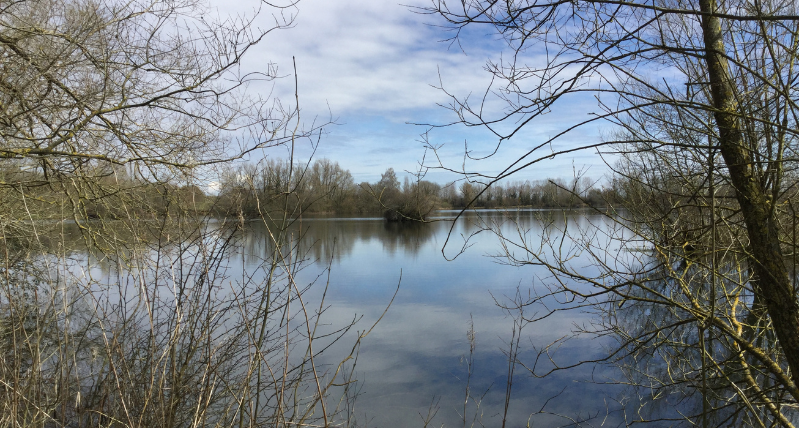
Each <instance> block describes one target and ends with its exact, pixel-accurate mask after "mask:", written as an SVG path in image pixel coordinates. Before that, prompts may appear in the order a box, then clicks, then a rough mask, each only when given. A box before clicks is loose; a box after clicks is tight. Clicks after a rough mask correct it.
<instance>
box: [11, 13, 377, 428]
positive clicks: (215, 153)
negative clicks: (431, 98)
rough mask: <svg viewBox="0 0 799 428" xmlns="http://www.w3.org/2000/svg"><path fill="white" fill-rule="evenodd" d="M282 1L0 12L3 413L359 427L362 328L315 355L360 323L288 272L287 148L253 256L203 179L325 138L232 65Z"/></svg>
mask: <svg viewBox="0 0 799 428" xmlns="http://www.w3.org/2000/svg"><path fill="white" fill-rule="evenodd" d="M295 3H296V2H293V1H288V2H286V3H285V4H283V5H278V4H274V3H265V2H264V3H259V4H257V5H256V8H255V10H254V12H255V15H251V16H244V15H240V16H234V17H230V18H221V19H220V18H215V17H214V16H213V14H211V13H209V11H208V10H207V9H205V8H204V7H203V6H202V4H201V3H200V2H194V1H187V2H162V1H135V0H134V1H132V2H117V1H94V0H63V1H62V0H30V1H24V0H23V1H11V2H4V3H3V4H0V56H1V57H2V64H0V256H2V263H0V314H2V316H1V317H0V318H1V321H0V353H2V359H0V415H1V416H0V425H2V426H41V427H66V426H157V427H175V426H208V425H214V426H239V427H242V426H270V427H273V426H303V425H316V426H331V425H346V424H352V423H353V416H354V414H353V411H352V410H353V409H352V401H351V398H352V397H353V392H352V390H351V381H352V380H353V379H352V373H353V372H352V370H353V369H354V367H355V363H354V361H355V357H356V356H357V351H358V344H359V343H360V340H361V339H362V338H363V337H364V336H365V334H366V332H364V333H359V334H357V335H355V337H354V340H353V346H352V348H351V350H349V352H345V355H342V357H341V359H340V360H338V361H337V362H334V363H333V364H329V360H328V364H326V365H324V366H323V365H321V364H320V362H319V361H318V359H317V358H318V356H319V354H320V353H321V352H322V351H324V350H325V349H326V347H327V346H329V345H330V343H331V342H333V341H336V340H338V339H340V338H341V337H342V336H343V335H344V334H346V333H347V332H348V331H349V330H350V328H351V327H352V325H353V324H348V325H344V326H340V328H337V329H335V330H334V331H332V332H331V331H330V329H329V328H327V327H326V323H324V322H322V320H323V318H324V311H325V308H326V307H325V305H324V299H322V301H321V302H320V301H319V300H318V299H315V300H311V299H310V298H309V296H308V295H307V294H306V291H307V290H308V289H309V287H311V286H313V283H307V282H306V283H303V282H301V281H300V280H299V279H298V277H297V275H296V273H297V272H298V271H299V270H300V269H301V267H302V266H304V265H305V264H307V263H308V261H309V260H308V259H309V257H308V253H307V252H308V249H307V248H303V247H301V246H299V245H298V242H299V237H297V236H293V235H292V234H293V233H294V230H293V229H292V217H291V212H290V211H289V208H290V207H291V204H290V201H291V200H292V198H296V195H295V194H294V193H295V189H292V188H291V186H290V183H291V182H292V181H293V177H294V175H295V174H297V173H298V172H297V171H293V170H292V166H293V165H294V162H295V160H294V159H291V160H290V161H289V163H288V165H289V171H288V172H287V174H286V177H287V182H286V183H284V186H283V189H282V192H283V193H282V195H281V198H282V207H283V209H282V210H281V211H280V213H278V214H275V213H274V212H273V213H270V215H272V217H271V218H270V217H267V216H262V217H261V221H262V223H263V225H264V227H265V229H266V230H267V233H266V238H265V241H266V242H267V243H268V244H267V245H266V246H267V250H266V251H265V252H264V253H263V254H260V255H257V256H254V255H251V254H247V255H244V254H242V251H243V250H242V247H241V246H240V243H239V241H238V240H239V236H240V235H239V231H240V230H241V229H242V228H243V227H245V226H246V224H245V222H244V221H240V218H241V219H243V217H242V216H240V218H234V219H233V220H231V219H224V220H221V221H219V222H209V221H208V220H209V219H208V218H207V217H206V214H207V212H208V211H209V207H208V206H207V204H208V200H206V199H205V198H204V194H203V192H202V187H204V185H206V184H208V181H209V180H213V179H214V175H213V172H214V170H213V168H214V166H215V165H226V163H229V162H231V161H234V160H236V159H239V158H241V157H243V156H245V155H247V154H248V153H251V152H252V151H254V150H260V149H265V148H269V147H274V146H284V147H285V148H286V149H288V150H287V151H288V152H290V153H293V149H294V147H295V145H296V144H299V143H300V142H301V141H303V140H304V139H307V138H309V137H311V136H313V135H314V133H315V132H317V131H318V128H317V127H312V128H311V129H304V128H303V122H302V120H301V118H300V117H299V106H298V105H297V104H298V103H299V96H298V93H295V100H294V102H292V103H290V104H281V102H280V101H278V100H272V99H263V98H260V97H259V96H258V95H257V92H256V91H244V89H248V88H249V87H250V86H251V85H256V84H258V83H259V82H262V81H270V80H272V79H274V78H276V77H277V70H276V68H274V66H270V68H269V69H267V70H259V71H258V72H254V73H245V72H243V71H242V69H241V61H242V58H243V56H244V55H245V54H247V52H248V51H250V50H251V49H252V48H253V47H254V46H255V45H256V44H258V43H259V42H261V41H262V40H264V38H265V37H266V36H267V34H268V33H269V32H270V31H273V30H280V29H284V28H288V27H290V26H291V24H292V22H293V19H294V14H295V12H296V4H295ZM258 14H261V15H267V14H268V15H270V16H271V18H272V20H273V21H272V22H273V27H272V28H269V29H266V30H261V29H259V28H258V27H257V26H256V25H255V19H256V18H257V15H258ZM262 17H263V16H262ZM295 84H296V81H295ZM317 137H318V135H317ZM270 202H274V201H270ZM70 219H71V222H70V221H66V220H70ZM245 256H246V257H248V258H250V259H248V260H250V262H249V263H248V264H247V266H246V267H241V266H234V265H233V264H234V263H236V261H240V263H241V264H242V265H243V264H244V262H243V261H242V260H245ZM252 258H255V261H252V260H251V259H252ZM320 278H321V279H320V280H319V281H318V282H319V284H318V285H317V286H318V287H321V288H322V294H324V293H323V291H324V289H325V287H326V282H325V280H324V276H321V277H320ZM331 396H333V397H334V399H331ZM339 397H341V399H339Z"/></svg>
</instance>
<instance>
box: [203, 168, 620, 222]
mask: <svg viewBox="0 0 799 428" xmlns="http://www.w3.org/2000/svg"><path fill="white" fill-rule="evenodd" d="M289 176H291V177H293V178H291V179H289ZM409 177H412V175H411V174H408V175H406V177H405V179H404V180H403V181H402V182H400V179H399V177H398V175H397V173H396V172H395V171H394V169H393V168H388V169H387V170H386V172H384V173H383V174H382V175H381V178H380V180H378V181H377V182H374V183H368V182H363V183H359V184H356V183H355V181H354V180H353V178H352V174H350V172H349V171H348V170H345V169H343V168H341V167H340V166H339V164H338V163H337V162H334V161H331V160H328V159H321V160H316V161H314V162H312V163H310V164H302V163H297V164H294V165H291V164H290V163H289V162H288V161H286V160H283V159H268V160H264V161H262V162H260V163H258V164H246V165H241V166H238V167H237V168H234V169H232V170H230V171H227V172H226V174H225V175H224V177H223V179H222V180H221V182H220V186H219V194H218V196H217V198H216V201H215V202H213V210H214V211H213V212H214V213H215V214H217V215H220V216H238V215H242V216H244V217H245V218H252V217H258V216H261V215H264V214H268V215H271V214H269V213H272V212H281V210H282V209H283V208H284V206H283V202H282V201H283V196H284V195H285V192H286V190H285V189H286V188H289V189H291V192H292V198H291V200H290V207H289V210H290V211H291V212H295V213H298V212H304V213H337V214H351V213H359V214H364V213H369V214H379V215H384V216H385V217H386V219H388V220H391V221H402V220H408V221H413V220H424V219H425V218H427V217H428V216H429V215H430V214H431V213H432V212H433V211H434V210H437V209H458V208H466V207H469V208H584V207H588V206H595V207H606V206H608V205H613V204H619V203H621V202H622V201H621V197H620V196H619V194H618V188H619V186H620V184H619V183H616V182H614V183H611V184H604V186H603V185H602V184H600V183H598V182H595V181H592V180H590V179H588V178H578V179H573V180H570V181H566V180H564V179H562V178H557V179H545V180H537V181H530V180H527V181H523V182H509V183H507V184H505V183H495V184H494V185H492V186H490V187H489V186H486V185H485V184H483V183H479V182H474V181H458V182H454V183H448V184H445V185H441V184H438V183H433V182H431V181H427V180H423V179H418V180H417V179H414V180H410V178H409ZM209 198H211V197H210V196H209ZM209 200H210V199H209Z"/></svg>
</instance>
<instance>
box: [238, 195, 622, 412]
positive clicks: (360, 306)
mask: <svg viewBox="0 0 799 428" xmlns="http://www.w3.org/2000/svg"><path fill="white" fill-rule="evenodd" d="M453 216H454V214H453V213H448V212H443V213H440V216H439V217H438V220H442V219H446V218H451V217H453ZM603 221H604V220H603V219H602V217H601V216H592V215H586V214H584V213H581V214H577V215H568V214H566V215H564V214H563V213H560V212H537V211H512V212H502V211H493V212H489V211H481V212H477V213H468V214H467V215H466V217H465V218H463V219H461V220H460V221H458V222H457V223H455V224H454V225H453V224H452V223H451V222H448V221H437V222H433V223H430V224H413V225H404V224H403V225H400V224H390V223H384V222H383V221H382V220H380V219H347V218H331V219H310V220H309V219H304V220H303V221H301V222H299V221H298V222H297V223H295V225H294V226H293V227H294V229H293V233H294V234H295V236H301V242H302V244H301V246H302V247H303V248H306V249H308V253H307V254H308V255H307V257H308V258H309V259H311V260H313V261H315V263H316V264H315V265H314V266H313V267H312V268H310V269H306V270H305V271H303V272H302V274H301V275H299V276H298V279H299V280H300V281H301V282H302V281H306V282H310V281H312V280H313V279H315V278H316V277H317V276H318V275H319V274H320V273H321V272H322V271H323V270H324V269H325V268H326V267H327V266H328V263H329V262H330V260H332V261H333V262H332V265H330V289H329V291H328V294H327V299H328V300H327V301H328V302H329V303H330V307H329V308H328V309H327V312H326V316H327V322H328V323H329V324H330V328H333V326H335V325H337V324H341V323H346V322H349V321H350V320H351V319H353V316H354V315H355V314H357V315H358V316H360V315H362V316H363V317H364V321H365V324H364V325H366V324H368V323H370V322H372V321H374V320H376V319H377V318H378V317H379V316H380V315H381V314H382V312H383V310H384V309H385V306H386V305H387V304H388V302H389V301H390V299H391V296H392V294H393V293H394V291H395V289H396V286H397V283H398V281H399V280H400V276H401V278H402V284H401V286H400V290H399V293H398V295H397V297H396V299H395V301H394V303H393V305H392V306H391V308H390V310H389V311H388V313H387V314H386V316H385V317H384V318H383V320H382V322H381V323H380V324H379V325H378V327H377V328H376V329H375V330H374V331H373V332H372V334H371V335H370V336H369V337H368V338H367V339H366V341H365V342H364V344H363V345H362V348H361V352H360V359H359V361H358V366H357V370H356V372H357V373H358V379H359V380H360V381H363V389H362V390H361V392H362V395H361V396H360V397H359V398H358V401H357V404H356V414H358V415H359V421H360V423H361V424H362V425H363V426H386V427H387V426H391V427H420V426H423V425H424V419H425V418H426V416H427V415H428V414H432V413H430V412H431V411H432V412H433V413H435V417H434V418H433V420H432V425H435V426H441V424H445V425H446V426H462V425H463V414H464V401H465V400H464V397H465V388H466V382H467V377H468V373H467V370H466V365H465V363H464V361H465V360H464V358H468V354H469V342H468V340H467V331H468V329H469V325H470V323H471V322H473V325H474V329H475V337H476V349H475V355H474V373H473V375H472V377H471V380H470V389H471V391H472V395H473V397H475V398H478V399H480V400H481V401H480V402H479V406H478V403H477V402H476V401H474V400H469V402H468V403H467V405H466V409H465V412H466V419H467V421H472V420H473V419H474V418H478V419H480V420H481V421H482V423H483V424H485V425H486V426H498V425H499V424H500V423H501V418H502V412H503V409H504V404H505V403H504V400H505V399H504V397H505V395H504V394H505V385H506V381H507V368H508V363H507V356H506V355H505V354H504V350H505V349H507V347H508V341H509V340H510V336H511V329H512V327H513V320H512V318H510V317H509V316H508V314H507V313H505V312H503V311H502V310H501V309H500V308H498V307H497V305H496V303H495V301H499V302H507V301H508V299H510V298H512V297H513V296H514V295H515V294H516V292H517V289H519V290H521V292H522V293H527V292H535V290H536V288H537V287H539V286H540V280H541V279H542V278H547V277H549V276H550V273H549V272H548V271H546V270H544V269H543V268H540V267H536V266H526V267H523V268H522V267H513V266H507V265H502V264H500V263H497V259H492V258H491V257H487V255H493V254H497V253H498V252H499V251H500V250H501V248H500V246H499V245H498V242H497V239H496V237H494V236H493V235H491V234H489V233H478V234H476V235H475V233H476V232H479V231H480V230H481V225H483V226H486V225H491V226H492V227H496V228H499V229H500V230H502V231H503V233H506V234H509V235H513V234H516V235H521V236H527V237H528V238H529V239H531V240H532V239H535V238H534V237H535V236H537V235H539V234H541V233H542V232H543V231H544V229H546V228H547V227H548V225H550V224H559V225H561V226H562V225H563V224H564V223H565V222H569V227H571V228H583V229H586V228H590V227H595V226H596V225H597V224H601V223H602V222H603ZM450 231H451V233H450ZM264 233H267V228H266V227H265V226H263V225H255V224H254V225H252V227H251V228H250V229H249V231H248V233H247V235H246V236H245V237H244V238H243V239H244V242H245V243H246V245H245V251H244V254H245V256H244V257H245V263H244V264H245V266H246V264H247V262H246V260H247V258H248V257H253V255H259V254H260V255H263V254H265V252H267V251H269V248H267V247H266V246H265V245H266V244H264V242H265V241H266V240H265V239H264V235H263V234H264ZM448 237H449V241H448V244H447V249H446V251H445V252H446V253H447V255H448V256H452V255H454V254H458V253H459V252H460V249H461V248H464V247H466V248H468V249H467V250H466V251H465V252H463V253H462V254H460V255H459V256H458V257H457V258H455V259H454V260H452V261H447V260H446V259H445V258H444V256H443V255H442V247H443V246H444V243H445V242H447V238H448ZM257 257H261V256H257ZM582 257H583V256H579V255H578V256H576V257H575V258H574V260H573V262H574V263H575V264H577V265H579V264H581V263H582V265H584V266H586V268H587V269H588V267H587V266H588V265H589V263H588V260H587V259H583V258H582ZM234 264H235V263H234ZM495 299H496V300H495ZM549 303H550V304H556V303H555V302H549ZM590 319H591V316H590V315H588V314H579V313H574V312H571V313H558V314H555V315H553V316H551V317H549V318H547V319H545V320H543V321H541V322H539V323H536V324H534V325H531V326H529V327H528V330H525V331H524V332H523V334H524V341H523V342H522V343H521V351H520V352H521V354H522V355H521V359H522V360H524V361H532V360H534V358H535V350H534V346H541V345H545V344H549V343H550V342H552V341H555V340H557V339H559V338H562V337H564V336H570V335H571V334H572V329H573V326H574V324H575V323H576V324H584V323H588V322H589V321H590ZM605 344H606V343H603V342H602V341H601V340H588V339H580V338H577V339H575V340H572V341H569V342H567V343H565V344H564V345H562V346H561V347H560V349H559V350H558V351H557V352H556V353H555V356H556V358H557V359H558V362H559V363H561V364H568V363H570V362H576V361H577V360H578V359H584V358H593V357H598V356H600V355H603V354H604V352H606V350H605V348H604V346H605ZM336 346H342V349H341V350H343V347H345V346H346V341H344V342H342V343H341V344H340V345H336ZM338 350H339V349H337V348H336V347H335V346H334V348H332V349H331V350H330V356H331V360H330V361H331V362H333V361H335V360H334V359H333V358H332V357H333V356H335V355H336V354H337V352H336V351H338ZM608 370H610V369H607V368H602V367H599V368H597V367H591V366H585V367H581V368H579V369H577V370H572V371H568V372H563V373H558V374H556V375H554V376H551V377H549V378H546V379H535V378H532V377H531V376H529V374H527V373H526V372H524V370H523V369H521V368H520V369H519V370H518V371H517V372H516V374H515V376H514V378H513V382H514V383H513V394H512V399H511V401H510V403H509V414H508V424H507V426H525V425H526V424H527V422H528V419H529V418H530V417H531V414H532V413H535V412H538V411H539V410H541V408H542V406H543V405H544V403H547V405H546V407H545V408H544V411H545V412H551V413H561V414H564V415H568V416H570V417H582V418H587V417H599V418H600V419H601V418H604V417H605V416H606V414H607V413H608V412H609V411H612V410H613V406H612V405H611V404H610V402H608V401H607V400H606V398H607V397H612V396H614V395H615V394H616V391H615V389H616V388H615V387H614V386H608V385H601V384H599V383H595V382H590V381H591V380H592V379H593V380H594V381H600V382H601V381H602V380H604V379H605V378H606V377H610V376H612V375H613V372H612V371H608ZM554 396H558V398H557V399H555V400H551V401H549V402H547V400H548V399H549V398H550V397H554ZM611 402H612V401H611ZM431 406H432V407H431ZM431 409H432V410H431ZM619 417H620V416H619V415H616V414H611V415H610V416H609V419H608V420H607V421H606V423H609V422H611V421H613V420H616V421H618V418H619ZM533 421H534V422H535V423H536V424H541V425H542V426H555V425H563V424H566V423H567V420H566V419H563V418H560V417H558V416H553V415H551V414H549V413H546V414H539V415H536V416H535V417H534V418H533ZM600 422H601V421H600ZM597 424H598V423H597Z"/></svg>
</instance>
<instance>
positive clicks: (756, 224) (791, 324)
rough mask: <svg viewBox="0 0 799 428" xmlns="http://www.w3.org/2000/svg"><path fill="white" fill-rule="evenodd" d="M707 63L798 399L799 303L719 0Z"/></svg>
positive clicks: (712, 9) (757, 273) (707, 8)
mask: <svg viewBox="0 0 799 428" xmlns="http://www.w3.org/2000/svg"><path fill="white" fill-rule="evenodd" d="M699 5H700V10H701V11H702V13H703V14H705V15H703V16H702V29H703V35H704V43H705V61H706V63H707V69H708V77H709V79H710V84H711V93H712V98H713V99H712V102H713V106H714V108H715V111H714V112H713V114H714V117H715V120H716V125H717V126H718V132H719V149H720V151H721V155H722V157H723V158H724V162H725V163H726V165H727V168H728V169H729V172H730V178H731V180H732V184H733V186H734V188H735V192H736V198H737V200H738V204H739V205H740V207H741V212H742V214H743V217H744V223H745V225H746V229H747V233H748V236H749V245H750V248H749V251H750V258H751V259H752V260H751V265H752V266H751V268H752V274H753V275H752V279H753V283H754V284H753V285H754V291H755V293H757V294H758V297H759V298H760V299H762V301H763V302H764V303H765V305H766V308H767V311H768V315H769V317H770V318H771V322H772V323H773V326H774V330H775V332H776V333H777V339H778V340H779V343H780V347H781V348H782V351H783V353H784V356H785V359H786V361H787V362H788V366H789V367H790V371H791V373H790V375H791V379H792V380H793V383H794V385H792V387H793V388H792V391H790V392H791V394H792V395H793V396H794V398H795V399H799V397H797V396H796V395H797V394H796V390H797V389H796V386H797V385H799V305H797V301H796V296H794V293H793V286H792V285H791V279H790V276H789V274H788V267H787V266H786V264H785V258H784V257H783V254H782V249H781V248H780V242H779V232H778V230H777V225H776V218H775V215H774V211H773V210H772V209H771V204H772V203H773V202H772V201H771V200H770V197H769V195H770V193H769V192H767V189H764V188H763V187H761V184H760V180H759V179H758V177H757V172H756V170H755V164H754V162H753V159H752V155H751V152H750V151H749V150H747V147H745V144H744V143H745V142H744V138H743V133H742V130H741V128H740V122H739V120H738V116H739V114H738V111H737V109H738V105H737V101H736V98H737V97H736V93H735V87H734V86H733V85H732V81H731V79H730V73H729V67H728V64H727V59H726V58H725V56H724V51H725V48H724V39H723V36H722V30H721V20H720V19H719V18H718V17H716V16H711V15H709V14H712V13H716V12H717V10H716V9H717V5H716V1H715V0H700V1H699Z"/></svg>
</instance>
